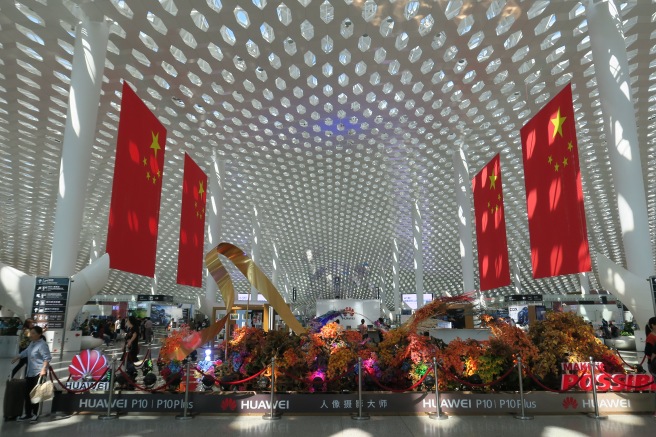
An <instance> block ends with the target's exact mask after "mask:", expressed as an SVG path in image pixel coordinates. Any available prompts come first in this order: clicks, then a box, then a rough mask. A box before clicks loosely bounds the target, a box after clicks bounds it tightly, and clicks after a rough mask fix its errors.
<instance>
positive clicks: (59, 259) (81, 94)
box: [50, 21, 109, 276]
mask: <svg viewBox="0 0 656 437" xmlns="http://www.w3.org/2000/svg"><path fill="white" fill-rule="evenodd" d="M108 36H109V27H108V25H107V23H105V22H92V21H82V22H81V23H80V24H78V26H77V29H76V32H75V48H74V51H73V68H72V72H71V87H70V91H69V95H68V111H67V114H66V127H65V129H64V144H63V148H62V157H61V164H60V168H59V190H58V192H57V208H56V210H55V229H54V236H53V241H52V252H51V255H50V276H71V275H73V274H74V273H75V264H76V262H77V255H78V250H79V241H80V231H81V229H82V217H83V215H84V201H85V194H86V190H87V185H88V178H89V163H90V162H91V151H92V148H93V141H94V139H95V136H96V121H97V118H98V103H99V102H100V88H101V85H102V78H103V70H104V68H105V58H106V53H107V40H108Z"/></svg>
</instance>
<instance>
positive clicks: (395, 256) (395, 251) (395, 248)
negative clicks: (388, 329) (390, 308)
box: [392, 238, 401, 315]
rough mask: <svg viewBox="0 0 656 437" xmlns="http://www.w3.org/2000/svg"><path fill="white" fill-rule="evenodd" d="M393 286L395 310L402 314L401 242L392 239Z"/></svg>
mask: <svg viewBox="0 0 656 437" xmlns="http://www.w3.org/2000/svg"><path fill="white" fill-rule="evenodd" d="M392 287H393V290H394V291H393V292H394V311H395V312H396V314H399V315H400V314H401V283H400V281H399V243H398V241H396V238H395V239H394V240H393V241H392Z"/></svg>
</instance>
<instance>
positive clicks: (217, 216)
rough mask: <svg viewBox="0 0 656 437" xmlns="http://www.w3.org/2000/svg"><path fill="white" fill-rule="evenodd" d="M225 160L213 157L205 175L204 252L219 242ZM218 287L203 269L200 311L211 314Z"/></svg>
mask: <svg viewBox="0 0 656 437" xmlns="http://www.w3.org/2000/svg"><path fill="white" fill-rule="evenodd" d="M224 178H225V161H223V160H221V159H218V158H216V157H214V159H213V163H212V171H211V172H210V174H209V175H207V180H208V183H209V192H208V193H207V194H208V197H207V205H206V207H205V211H207V213H208V214H207V240H206V241H207V244H206V246H205V253H207V252H209V251H210V250H212V249H214V248H215V247H216V246H217V245H218V244H219V243H221V240H220V239H221V234H222V232H223V221H222V219H223V210H224V208H223V194H224V185H225V180H224ZM217 292H218V288H217V286H216V282H214V278H213V277H212V275H210V274H209V272H208V270H207V269H205V302H199V304H200V308H201V311H202V312H203V313H205V315H207V316H210V317H211V316H212V308H213V307H214V306H216V294H217Z"/></svg>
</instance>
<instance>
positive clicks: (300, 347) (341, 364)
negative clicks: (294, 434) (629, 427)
mask: <svg viewBox="0 0 656 437" xmlns="http://www.w3.org/2000/svg"><path fill="white" fill-rule="evenodd" d="M451 300H453V299H451ZM451 300H447V301H442V300H440V299H436V300H435V301H433V302H431V303H430V304H428V305H426V306H425V307H424V308H422V309H421V310H419V311H418V312H417V313H415V316H414V318H413V319H412V320H411V321H410V323H407V324H405V325H402V326H400V327H398V328H395V329H391V330H389V331H386V332H385V334H384V336H383V339H382V341H381V342H380V343H378V344H374V343H372V342H371V341H366V340H363V338H362V335H361V334H360V333H359V332H358V331H350V330H345V329H344V328H343V327H342V326H341V325H339V324H337V323H332V322H330V320H332V319H331V317H332V318H334V317H333V316H335V314H331V315H330V317H328V316H326V317H325V319H330V320H328V323H325V324H323V325H322V326H320V327H318V326H317V327H316V329H315V330H314V332H308V333H305V334H302V335H300V336H296V335H291V336H290V335H289V334H287V333H281V332H269V333H264V332H263V331H261V330H259V329H255V328H239V329H237V330H235V331H234V333H233V337H232V339H231V340H229V345H228V346H229V347H228V356H227V358H226V360H225V361H224V362H223V363H222V364H218V363H217V364H215V366H214V371H215V374H216V376H217V378H219V379H220V378H222V377H226V375H228V376H230V375H232V376H230V377H232V378H235V379H242V378H245V377H248V376H250V375H252V374H254V373H256V372H258V371H260V370H262V369H264V368H266V367H267V366H268V365H269V364H270V362H271V358H273V357H274V356H275V357H276V378H277V380H278V379H279V381H278V382H277V384H278V385H279V386H283V387H286V388H287V389H294V390H301V391H302V390H306V391H325V390H343V389H353V388H354V387H355V386H356V383H357V379H356V378H357V373H358V369H357V364H358V359H362V367H363V369H362V370H363V375H364V378H365V386H367V387H368V388H369V389H375V388H376V387H375V386H374V383H375V384H377V385H378V386H379V387H380V386H385V387H389V388H393V389H398V390H405V389H407V388H409V387H411V386H414V385H418V384H417V383H418V382H419V381H420V380H422V378H423V377H424V376H425V375H426V373H427V372H428V371H430V370H431V369H432V366H433V359H435V360H436V362H437V363H438V365H439V369H438V376H439V378H438V380H439V385H440V387H441V388H442V389H448V388H450V389H464V388H467V389H471V387H474V388H475V389H476V390H516V389H517V385H518V376H517V373H516V372H513V371H512V370H513V368H514V367H515V365H516V364H517V361H518V358H519V357H521V358H522V361H523V369H524V378H526V379H525V384H527V387H531V388H533V387H535V386H532V385H531V384H532V382H531V381H530V380H529V379H528V378H527V376H528V374H529V373H531V374H533V375H535V376H537V377H538V378H540V379H542V380H543V381H549V380H550V381H551V384H550V385H551V386H557V385H558V384H557V382H558V378H559V377H560V373H559V372H560V369H559V366H558V364H559V363H560V362H562V361H563V360H568V361H587V357H588V356H592V357H594V358H595V359H596V360H598V361H601V362H602V363H603V366H604V368H605V369H606V371H608V372H610V373H622V372H623V369H622V366H621V363H620V361H619V358H618V357H616V356H615V355H614V354H613V353H612V351H610V350H609V349H608V348H607V347H606V346H604V345H603V344H602V343H601V342H599V341H598V340H597V339H596V338H595V337H594V334H593V332H592V330H591V328H589V326H588V325H587V324H586V323H585V322H584V321H583V320H582V319H581V318H580V317H579V316H576V315H573V314H567V313H563V314H556V313H553V314H549V315H548V316H547V320H545V321H543V322H537V323H535V324H534V325H533V326H532V327H531V329H530V332H529V333H528V334H527V333H526V332H524V331H522V330H521V329H520V328H517V327H514V326H511V325H509V324H507V323H505V322H503V321H500V320H495V319H493V318H492V317H489V316H482V317H481V320H482V322H483V323H484V324H485V325H486V326H487V327H488V328H489V329H490V337H489V339H488V340H486V341H477V340H473V339H465V340H463V339H459V338H457V339H455V340H453V341H451V342H450V343H449V344H445V343H443V342H441V341H440V340H437V339H434V338H431V337H429V336H426V335H419V334H418V333H417V332H416V327H417V326H418V324H420V323H421V322H422V321H425V320H426V319H427V318H429V317H434V316H436V315H437V316H439V315H444V314H446V310H447V309H448V305H449V303H451ZM455 301H457V302H462V301H463V299H462V298H458V299H455ZM413 327H414V328H413ZM171 347H172V346H171ZM206 373H209V372H206ZM502 377H504V378H502ZM500 378H502V379H501V381H498V380H500ZM545 378H546V379H545ZM549 378H551V379H549ZM493 381H498V382H497V383H495V385H492V386H490V385H489V383H491V382H493ZM474 383H475V384H474ZM481 383H483V384H487V385H486V386H481V385H480V384H481ZM468 384H470V385H468ZM471 384H473V385H471ZM415 389H421V386H419V387H417V388H415Z"/></svg>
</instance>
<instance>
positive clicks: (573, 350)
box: [528, 312, 624, 379]
mask: <svg viewBox="0 0 656 437" xmlns="http://www.w3.org/2000/svg"><path fill="white" fill-rule="evenodd" d="M528 335H529V337H530V339H531V340H532V342H533V344H534V345H535V346H536V347H537V349H538V354H539V359H537V358H538V357H536V359H534V360H533V362H532V366H531V370H532V371H533V373H535V374H536V375H538V376H540V377H541V378H550V379H551V378H553V377H557V376H558V375H559V374H560V363H562V362H570V363H576V362H579V363H580V362H588V361H589V359H590V357H592V358H594V359H595V360H596V361H601V363H602V365H603V368H604V371H605V372H608V373H624V368H623V366H622V362H621V360H620V359H619V358H618V357H617V356H616V355H615V354H613V353H612V352H611V350H610V349H608V347H607V346H605V345H604V343H603V342H602V340H600V339H599V338H597V337H596V336H595V334H594V329H593V328H592V326H590V325H589V324H588V323H587V322H586V321H585V320H583V318H582V317H580V316H579V315H577V314H575V313H571V312H562V313H556V312H552V313H547V316H546V319H545V320H544V321H542V322H540V323H535V324H534V325H532V326H531V327H530V328H529V334H528Z"/></svg>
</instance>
